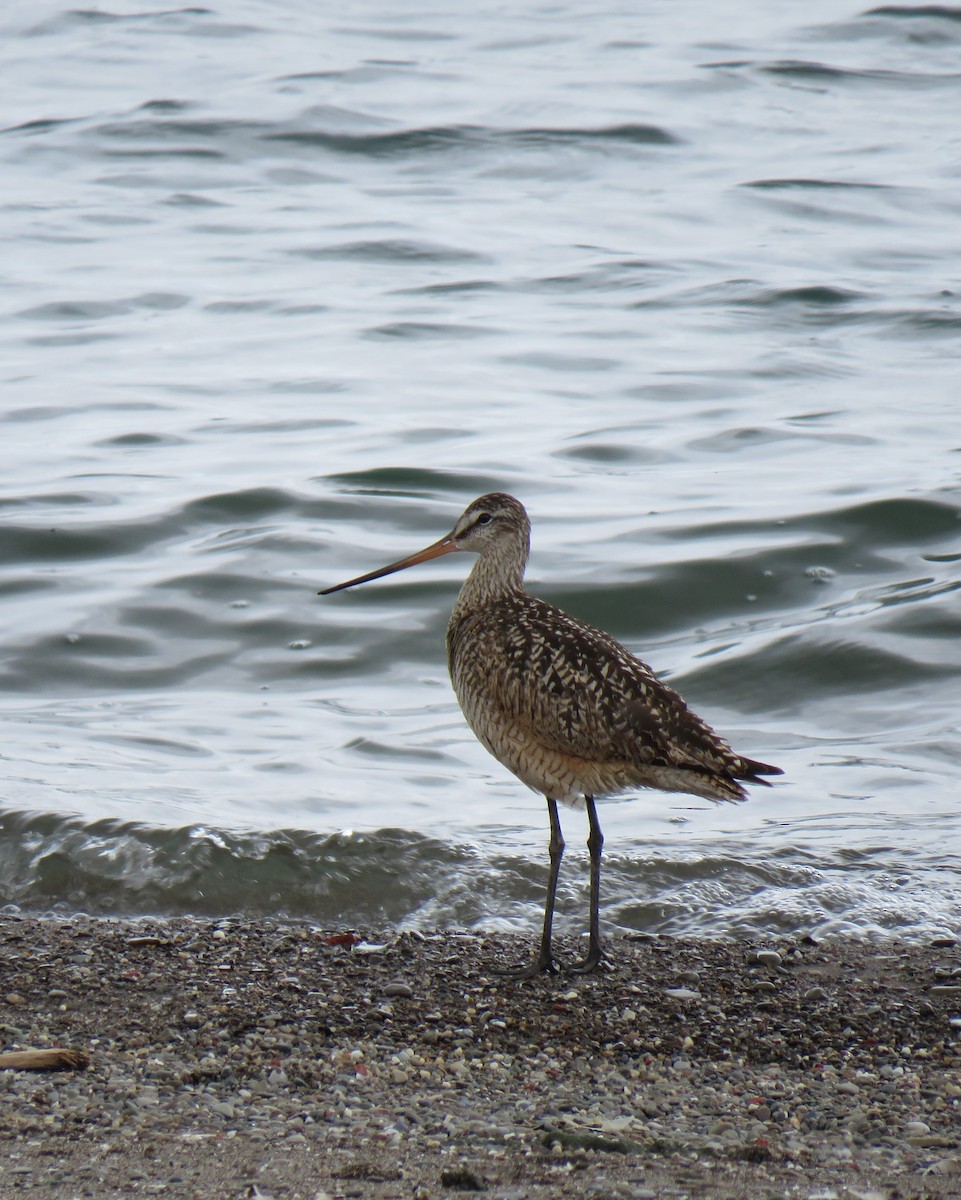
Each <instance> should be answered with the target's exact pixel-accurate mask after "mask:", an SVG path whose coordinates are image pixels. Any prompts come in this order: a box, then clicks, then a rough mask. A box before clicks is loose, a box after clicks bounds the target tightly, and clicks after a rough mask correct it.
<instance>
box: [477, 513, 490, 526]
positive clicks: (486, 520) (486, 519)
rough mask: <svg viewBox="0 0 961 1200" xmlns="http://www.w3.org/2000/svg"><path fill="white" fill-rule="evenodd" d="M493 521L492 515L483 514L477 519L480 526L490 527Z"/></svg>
mask: <svg viewBox="0 0 961 1200" xmlns="http://www.w3.org/2000/svg"><path fill="white" fill-rule="evenodd" d="M491 520H492V518H491V515H490V513H481V514H480V516H479V517H478V518H477V524H478V525H489V524H490V523H491Z"/></svg>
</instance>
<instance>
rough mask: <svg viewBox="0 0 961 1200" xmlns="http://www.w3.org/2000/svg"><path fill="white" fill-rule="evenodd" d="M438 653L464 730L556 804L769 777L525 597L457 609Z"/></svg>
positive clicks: (658, 688)
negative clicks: (586, 797)
mask: <svg viewBox="0 0 961 1200" xmlns="http://www.w3.org/2000/svg"><path fill="white" fill-rule="evenodd" d="M447 650H448V663H449V666H450V673H451V680H452V682H453V685H454V690H455V692H456V693H457V698H458V700H459V701H460V705H461V708H462V709H463V710H464V715H465V717H466V718H467V721H468V723H469V724H470V726H471V728H472V729H473V731H474V733H475V734H476V735H477V737H478V738H479V739H480V740H481V742H483V743H484V745H485V746H486V747H487V748H488V750H490V751H491V753H492V754H493V755H494V756H495V757H496V758H497V759H499V760H500V761H501V762H502V763H504V765H505V766H507V767H508V768H509V769H510V770H511V771H513V772H514V774H516V775H517V776H518V777H519V778H521V779H522V780H523V781H524V782H525V783H527V784H528V785H529V786H530V787H532V788H535V789H536V790H538V791H541V792H544V793H545V794H546V795H550V796H553V798H554V799H559V800H573V799H575V798H576V797H577V796H579V795H585V794H586V795H610V794H613V793H617V792H623V791H627V790H630V789H632V788H637V787H655V788H660V789H664V790H669V791H683V792H691V793H694V794H695V795H701V796H707V797H710V798H711V799H717V800H739V799H742V798H743V797H744V795H745V793H744V790H743V788H742V787H741V786H740V784H739V783H738V782H737V780H738V779H739V778H741V779H746V780H750V781H752V782H764V781H763V780H760V779H758V778H757V777H758V775H761V774H778V773H779V772H778V771H777V769H776V768H773V767H767V766H766V765H765V764H763V763H756V762H753V761H752V760H750V759H745V758H742V757H740V756H739V755H737V754H735V753H734V751H733V750H732V749H731V747H730V746H729V745H728V744H727V742H725V741H724V739H723V738H721V737H719V736H718V735H717V734H716V733H715V732H714V731H713V730H712V729H711V728H710V726H708V725H707V724H706V723H705V722H704V721H702V720H701V719H700V718H699V717H698V716H696V715H695V714H694V713H693V712H691V710H690V709H689V708H688V707H687V705H686V704H685V703H684V701H683V700H682V699H681V697H680V696H679V695H678V694H677V693H676V692H675V691H674V690H673V689H672V688H670V687H668V686H667V685H666V684H665V683H662V682H661V680H659V679H658V678H657V676H656V675H655V674H654V673H653V671H651V669H650V668H649V667H648V666H647V665H646V664H645V663H643V662H641V660H640V659H638V658H635V657H634V655H632V654H631V653H630V652H629V651H627V650H626V649H625V648H624V647H623V646H622V645H620V643H619V642H617V641H616V640H615V639H614V638H612V637H611V636H610V635H608V634H606V633H603V632H602V631H601V630H599V629H595V628H593V627H592V626H590V625H587V624H586V623H584V622H582V621H578V620H576V619H575V618H573V617H571V616H569V615H568V614H567V613H565V612H563V611H562V610H561V609H559V608H556V607H555V606H554V605H552V604H548V603H547V602H546V601H543V600H538V599H537V598H536V597H534V596H530V595H528V594H527V593H526V592H523V591H514V592H511V593H509V594H507V595H504V596H502V597H500V598H497V599H495V600H491V601H489V602H488V603H487V604H485V605H484V606H483V607H479V608H476V609H473V610H469V611H460V612H458V610H457V609H455V613H454V616H453V617H452V618H451V622H450V625H449V627H448V631H447Z"/></svg>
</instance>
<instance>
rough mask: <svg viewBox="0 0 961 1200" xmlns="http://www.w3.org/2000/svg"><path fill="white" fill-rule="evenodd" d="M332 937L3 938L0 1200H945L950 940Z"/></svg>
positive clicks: (97, 928) (79, 930) (953, 1143)
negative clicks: (48, 1067)
mask: <svg viewBox="0 0 961 1200" xmlns="http://www.w3.org/2000/svg"><path fill="white" fill-rule="evenodd" d="M343 932H344V931H339V930H330V931H320V930H317V929H316V928H315V927H314V926H312V925H310V924H308V923H306V922H293V921H289V922H288V921H262V920H255V921H251V920H246V919H240V918H228V919H224V920H210V919H206V918H204V919H196V918H172V919H154V918H144V917H137V918H130V919H123V918H116V917H108V918H94V917H86V916H83V915H76V916H73V917H69V918H62V917H51V916H42V917H37V916H32V915H30V914H27V913H23V912H20V913H11V912H9V911H7V912H4V913H2V914H0V1014H2V1019H0V1026H2V1031H3V1035H2V1045H0V1050H3V1051H7V1052H10V1051H24V1050H48V1049H50V1048H52V1047H55V1046H62V1047H65V1048H68V1049H70V1050H72V1051H75V1052H80V1053H81V1054H84V1055H86V1056H87V1058H88V1060H89V1063H88V1066H87V1068H86V1070H67V1071H44V1072H39V1071H22V1070H16V1071H15V1070H0V1103H2V1106H3V1112H4V1121H3V1122H2V1128H0V1140H2V1143H3V1157H4V1161H5V1162H6V1167H5V1169H4V1171H3V1172H2V1174H0V1197H3V1198H6V1197H7V1196H20V1195H23V1194H26V1193H28V1192H30V1191H33V1192H34V1194H40V1193H41V1192H42V1195H43V1196H44V1200H76V1198H77V1197H79V1196H95V1197H97V1198H98V1200H100V1198H113V1197H118V1198H119V1197H121V1196H124V1197H127V1196H131V1195H144V1196H146V1195H161V1196H164V1197H172V1198H175V1200H181V1198H183V1200H186V1198H188V1197H190V1198H194V1197H203V1198H204V1200H213V1198H215V1197H221V1196H263V1197H265V1198H266V1197H270V1198H272V1200H280V1197H284V1198H289V1200H296V1198H299V1197H303V1198H305V1200H323V1198H324V1197H330V1198H337V1197H341V1196H343V1197H349V1196H362V1197H373V1198H376V1200H381V1198H382V1200H388V1198H393V1197H397V1198H400V1197H404V1198H405V1200H408V1198H410V1197H411V1196H414V1197H415V1198H416V1200H429V1198H431V1197H434V1196H438V1197H439V1196H444V1195H448V1194H456V1193H458V1192H461V1193H464V1192H467V1191H471V1190H476V1191H483V1192H484V1193H485V1194H486V1195H488V1196H490V1197H497V1198H498V1200H524V1198H527V1197H529V1198H530V1200H542V1198H543V1200H548V1198H549V1197H550V1198H551V1200H553V1198H555V1197H556V1196H558V1195H559V1194H563V1195H565V1196H572V1197H588V1196H590V1197H598V1196H616V1197H620V1196H623V1197H629V1198H630V1197H634V1198H636V1200H651V1198H653V1197H661V1196H664V1197H669V1196H670V1197H679V1196H682V1195H691V1196H697V1197H708V1198H714V1200H734V1198H735V1197H738V1198H739V1197H745V1198H747V1197H751V1198H752V1200H753V1198H754V1197H766V1196H771V1197H773V1196H775V1195H776V1196H778V1197H781V1196H788V1195H790V1196H795V1195H796V1196H799V1197H801V1196H803V1197H808V1196H812V1195H814V1194H816V1193H820V1194H827V1193H828V1192H831V1193H833V1194H834V1195H836V1196H837V1197H845V1196H851V1197H852V1198H853V1197H859V1198H862V1200H863V1198H865V1197H868V1198H869V1200H875V1198H880V1197H889V1196H891V1197H894V1196H900V1195H905V1196H907V1195H910V1196H911V1197H924V1196H931V1197H935V1196H938V1197H942V1196H943V1197H954V1196H959V1197H961V1151H959V1149H958V1147H959V1143H961V946H959V944H958V943H957V942H952V941H949V940H948V939H943V940H939V941H938V942H937V943H935V944H934V945H931V946H918V945H914V944H904V943H900V942H897V941H894V940H892V941H890V942H884V943H864V942H855V941H848V940H834V941H826V942H823V943H820V944H815V943H812V942H811V941H810V939H802V940H801V941H797V940H789V939H777V940H776V939H766V940H764V942H763V943H761V942H758V943H754V944H746V943H741V942H729V941H714V940H711V941H697V940H694V939H690V938H686V939H677V938H672V937H667V936H652V937H640V938H638V939H636V940H635V939H628V938H623V937H622V938H617V939H615V940H613V941H611V942H610V943H609V947H608V948H609V951H610V955H611V963H610V968H609V969H607V970H604V971H602V972H599V973H597V974H595V975H589V976H579V975H565V974H563V973H561V974H558V975H553V976H540V977H538V978H536V979H533V980H525V981H517V980H511V979H506V978H504V977H502V976H499V975H497V974H496V973H495V971H496V970H497V969H502V968H504V967H507V966H510V965H513V964H515V963H518V962H521V961H523V960H524V959H525V958H526V956H527V955H529V954H530V952H531V949H532V939H531V938H529V937H518V936H512V935H501V934H496V935H475V934H462V933H456V932H447V933H436V934H434V933H425V934H421V933H405V934H401V935H395V934H391V933H389V932H388V933H385V932H383V931H381V932H378V931H364V938H365V941H364V943H361V944H359V945H354V946H353V948H350V946H349V939H348V938H345V937H343ZM331 939H333V940H331ZM558 950H559V956H560V957H563V958H564V959H566V960H568V961H570V960H572V959H573V958H575V957H576V956H577V947H576V946H575V945H574V943H573V941H572V940H570V939H563V938H562V939H559V941H558Z"/></svg>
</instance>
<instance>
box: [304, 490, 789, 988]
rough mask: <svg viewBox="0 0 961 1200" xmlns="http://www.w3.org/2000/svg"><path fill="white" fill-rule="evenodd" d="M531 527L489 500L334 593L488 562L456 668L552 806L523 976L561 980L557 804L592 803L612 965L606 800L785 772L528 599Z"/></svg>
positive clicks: (581, 628)
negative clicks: (540, 908) (444, 563)
mask: <svg viewBox="0 0 961 1200" xmlns="http://www.w3.org/2000/svg"><path fill="white" fill-rule="evenodd" d="M530 532H531V524H530V520H529V519H528V516H527V512H526V511H525V509H524V506H523V505H522V504H521V503H520V501H518V500H515V499H514V497H513V496H507V495H504V494H503V493H500V492H495V493H492V494H491V495H488V496H481V497H480V499H479V500H475V501H474V503H473V504H471V505H469V506H468V508H467V509H466V510H465V512H464V514H463V516H462V517H461V518H460V520H459V521H458V522H457V524H456V525H455V526H454V528H453V529H452V530H451V532H450V533H449V534H447V536H446V537H443V538H441V539H440V541H438V542H434V543H433V544H432V545H430V546H427V547H426V548H425V549H423V550H420V551H418V552H417V553H416V554H412V555H410V557H409V558H403V559H401V560H400V561H399V562H395V563H391V564H390V565H389V566H386V567H381V568H380V570H379V571H371V572H370V573H369V574H367V575H361V576H359V577H358V578H357V579H350V580H348V581H347V583H340V584H338V585H337V586H336V587H332V588H327V589H325V590H324V591H322V592H321V593H320V595H322V596H329V595H330V594H331V592H339V591H341V590H342V589H343V588H349V587H355V586H356V585H357V584H359V583H367V582H368V581H370V580H371V579H379V578H380V577H381V576H383V575H390V574H392V573H393V572H394V571H403V570H404V569H405V568H406V567H413V566H416V565H417V563H422V562H427V561H428V560H429V559H432V558H439V557H440V556H441V555H442V554H453V553H454V552H455V551H457V550H469V551H471V552H472V553H474V554H476V555H477V556H478V558H477V562H476V563H475V564H474V568H473V570H472V571H471V573H470V575H468V577H467V580H466V581H465V583H464V585H463V587H462V588H461V590H460V595H459V596H458V597H457V602H456V603H455V605H454V610H453V612H452V613H451V616H450V623H449V624H448V626H447V662H448V666H449V668H450V677H451V681H452V682H453V685H454V691H455V692H456V694H457V699H458V701H459V702H460V706H461V708H462V709H463V712H464V716H465V717H466V718H467V723H468V725H470V727H471V729H472V730H473V731H474V733H475V734H476V736H477V737H478V739H479V740H480V741H481V742H482V743H483V745H484V746H486V747H487V749H488V750H489V751H490V752H491V754H493V756H494V757H495V758H496V759H498V760H499V761H500V762H502V763H503V764H504V766H505V767H507V768H508V770H510V771H513V773H514V774H515V775H516V776H517V778H518V779H520V780H521V781H522V782H523V783H526V784H527V786H528V787H530V788H533V789H534V791H537V792H540V793H541V794H542V795H544V796H545V797H546V798H547V812H548V816H549V818H550V825H551V836H550V842H549V852H550V874H549V876H548V882H547V899H546V902H545V905H544V925H543V930H542V933H541V941H540V949H539V951H538V954H537V957H536V958H535V959H534V960H533V961H532V962H531V963H530V964H529V965H528V966H525V967H523V968H521V969H520V970H518V971H517V972H515V973H516V974H517V975H518V976H532V975H536V974H537V973H538V972H540V971H553V970H555V966H554V959H553V955H552V953H551V927H552V924H553V919H554V902H555V898H556V895H557V877H558V873H559V871H560V865H561V856H562V855H563V853H564V839H563V836H562V834H561V825H560V819H559V817H558V814H557V802H558V801H559V800H561V801H567V802H576V801H578V800H579V799H580V798H581V797H582V796H583V798H584V802H585V804H586V806H587V819H588V823H589V826H590V833H589V836H588V839H587V846H588V851H589V854H590V863H591V883H590V926H589V929H590V934H589V940H588V946H587V954H586V956H585V957H584V959H583V960H582V961H580V962H578V963H575V964H574V965H573V966H571V967H570V968H568V969H569V970H573V971H582V972H586V971H591V970H593V969H594V968H595V967H596V966H597V965H598V963H599V962H600V961H601V959H602V957H603V951H602V948H601V936H600V918H599V915H598V905H599V899H600V879H601V848H602V847H603V844H604V837H603V834H602V833H601V827H600V824H599V822H598V819H597V809H596V807H595V803H594V800H595V797H596V796H610V795H614V794H616V793H618V792H625V791H630V790H632V789H634V788H658V789H660V790H661V791H666V792H690V793H692V794H693V795H695V796H705V797H707V798H708V799H710V800H743V799H744V798H745V796H746V795H747V793H746V792H745V791H744V788H743V787H741V784H740V783H739V782H738V780H744V781H745V782H746V783H763V784H765V786H769V785H768V784H767V781H766V780H764V779H761V778H760V776H762V775H781V774H782V773H783V772H782V771H781V770H780V769H779V768H778V767H770V766H768V765H767V764H766V763H762V762H755V761H754V760H753V759H750V758H742V757H741V756H740V755H739V754H735V752H734V751H733V750H732V749H731V747H730V746H729V745H728V744H727V742H726V741H724V739H723V738H721V737H719V736H718V735H717V734H716V733H715V732H714V730H713V729H711V728H710V726H709V725H707V724H705V722H704V721H702V720H701V719H700V717H698V716H696V715H695V714H694V713H692V712H691V710H690V709H689V708H688V707H687V705H686V704H685V703H684V701H683V700H682V699H681V697H680V696H679V695H678V694H677V692H675V691H673V690H672V689H671V688H669V687H668V686H667V685H666V684H665V683H662V682H661V681H660V680H659V679H658V678H657V676H656V675H655V674H654V672H653V671H652V670H651V669H650V667H648V666H647V665H646V664H645V663H643V662H641V660H640V659H638V658H635V657H634V655H633V654H630V653H629V652H628V651H627V650H625V649H624V647H623V646H622V645H621V644H620V643H619V642H616V641H615V640H614V638H612V637H611V636H610V635H609V634H606V633H602V632H601V631H600V630H599V629H594V628H593V627H592V626H591V625H587V624H585V623H584V622H583V621H578V620H576V619H575V618H574V617H570V616H568V615H567V613H565V612H563V611H562V610H561V609H559V608H555V607H554V605H553V604H548V603H546V602H545V601H543V600H538V599H536V598H535V597H534V596H529V595H528V594H527V592H525V591H524V569H525V568H526V566H527V557H528V554H529V552H530Z"/></svg>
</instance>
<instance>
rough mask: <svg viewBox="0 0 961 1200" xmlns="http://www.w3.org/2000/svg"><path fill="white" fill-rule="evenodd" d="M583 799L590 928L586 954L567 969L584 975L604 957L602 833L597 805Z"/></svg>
mask: <svg viewBox="0 0 961 1200" xmlns="http://www.w3.org/2000/svg"><path fill="white" fill-rule="evenodd" d="M584 801H585V803H586V805H587V820H588V824H589V825H590V832H589V833H588V835H587V852H588V854H589V855H590V857H591V916H590V928H589V933H588V938H587V954H586V955H585V956H584V958H582V959H581V960H580V962H576V963H574V964H572V965H571V966H570V967H568V968H567V969H568V970H569V971H575V972H577V973H578V974H583V975H586V974H587V973H588V972H589V971H593V970H594V968H595V967H596V966H597V965H598V963H599V962H600V961H601V960H602V959H603V957H604V951H603V949H602V947H601V918H600V912H599V910H600V903H601V850H603V848H604V834H603V833H601V825H600V822H599V821H598V819H597V807H596V806H595V804H594V797H593V796H585V797H584Z"/></svg>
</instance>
